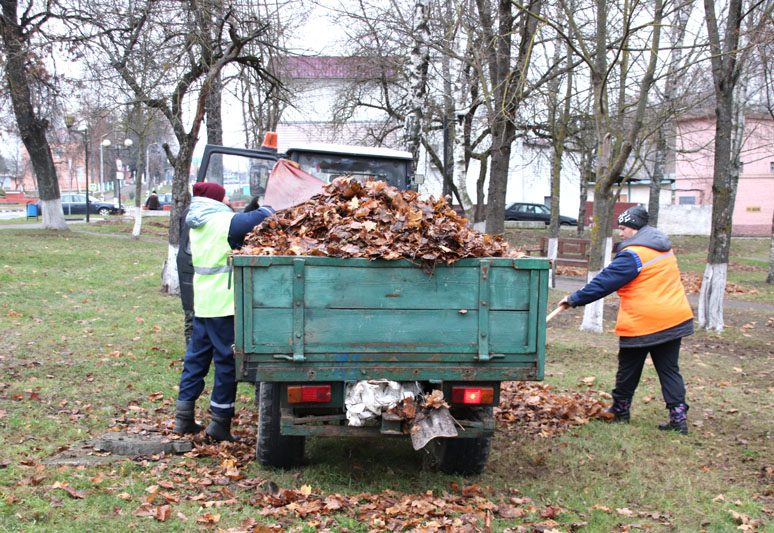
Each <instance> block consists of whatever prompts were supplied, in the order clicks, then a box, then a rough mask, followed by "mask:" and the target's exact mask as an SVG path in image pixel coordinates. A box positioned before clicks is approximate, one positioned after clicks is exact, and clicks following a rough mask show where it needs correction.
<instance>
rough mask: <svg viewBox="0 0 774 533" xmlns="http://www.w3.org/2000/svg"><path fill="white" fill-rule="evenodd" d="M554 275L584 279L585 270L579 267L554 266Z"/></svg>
mask: <svg viewBox="0 0 774 533" xmlns="http://www.w3.org/2000/svg"><path fill="white" fill-rule="evenodd" d="M556 275H557V276H572V277H574V278H585V277H586V269H585V268H579V267H571V266H564V265H556Z"/></svg>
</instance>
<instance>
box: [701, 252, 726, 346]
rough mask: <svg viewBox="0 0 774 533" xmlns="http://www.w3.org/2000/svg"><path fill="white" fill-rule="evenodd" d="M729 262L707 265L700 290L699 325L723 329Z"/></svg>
mask: <svg viewBox="0 0 774 533" xmlns="http://www.w3.org/2000/svg"><path fill="white" fill-rule="evenodd" d="M727 275H728V264H727V263H719V264H715V265H709V264H708V265H707V266H706V267H705V268H704V277H703V278H702V280H701V291H699V327H702V328H706V329H709V330H714V331H723V327H724V326H725V324H724V323H723V298H724V297H725V293H726V276H727Z"/></svg>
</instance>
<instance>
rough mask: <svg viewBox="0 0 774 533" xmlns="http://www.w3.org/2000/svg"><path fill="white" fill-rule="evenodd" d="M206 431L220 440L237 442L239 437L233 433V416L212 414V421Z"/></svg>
mask: <svg viewBox="0 0 774 533" xmlns="http://www.w3.org/2000/svg"><path fill="white" fill-rule="evenodd" d="M205 433H207V435H208V436H209V437H211V438H213V439H214V440H216V441H218V442H222V441H224V440H225V441H228V442H236V441H238V440H239V437H235V436H234V435H232V434H231V417H226V416H217V415H212V421H211V422H210V425H209V426H207V429H206V430H205Z"/></svg>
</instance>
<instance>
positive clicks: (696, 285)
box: [680, 272, 758, 294]
mask: <svg viewBox="0 0 774 533" xmlns="http://www.w3.org/2000/svg"><path fill="white" fill-rule="evenodd" d="M680 279H681V281H682V282H683V287H685V292H686V293H688V294H697V293H699V292H700V291H701V280H702V274H698V273H696V272H680ZM726 294H758V289H750V288H747V287H743V286H742V285H738V284H736V283H731V282H730V281H727V282H726Z"/></svg>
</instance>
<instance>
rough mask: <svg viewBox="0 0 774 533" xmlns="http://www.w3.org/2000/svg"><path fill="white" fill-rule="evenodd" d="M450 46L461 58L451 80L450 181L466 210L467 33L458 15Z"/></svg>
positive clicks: (468, 89)
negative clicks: (452, 161)
mask: <svg viewBox="0 0 774 533" xmlns="http://www.w3.org/2000/svg"><path fill="white" fill-rule="evenodd" d="M452 47H453V54H454V57H457V58H461V59H459V60H458V61H456V74H455V76H454V79H453V81H452V88H453V92H454V146H453V148H452V150H453V152H452V157H453V158H454V167H453V172H454V175H453V177H452V181H453V182H454V184H455V185H456V187H457V190H458V191H459V194H460V201H461V202H462V208H463V209H464V210H465V211H468V210H469V209H471V208H472V207H473V202H472V201H471V199H470V195H468V169H467V166H466V165H465V117H466V116H467V114H468V113H469V112H470V69H469V68H468V63H467V58H468V55H467V53H466V51H467V48H468V35H467V29H466V26H465V24H463V23H462V17H460V22H459V25H458V27H457V29H456V32H455V34H454V41H453V44H452Z"/></svg>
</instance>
